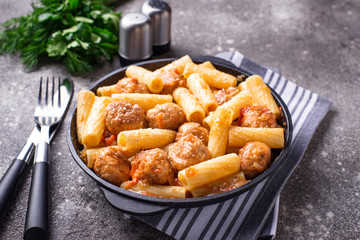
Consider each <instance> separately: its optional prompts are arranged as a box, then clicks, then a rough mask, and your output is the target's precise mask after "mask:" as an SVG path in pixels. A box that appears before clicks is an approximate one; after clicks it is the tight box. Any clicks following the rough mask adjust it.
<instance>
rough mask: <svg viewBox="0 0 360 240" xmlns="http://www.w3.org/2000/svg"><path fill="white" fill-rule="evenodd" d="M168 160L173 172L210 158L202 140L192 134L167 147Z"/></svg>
mask: <svg viewBox="0 0 360 240" xmlns="http://www.w3.org/2000/svg"><path fill="white" fill-rule="evenodd" d="M167 153H168V159H169V162H170V164H171V166H172V168H173V169H174V171H175V172H177V171H181V170H183V169H185V168H187V167H190V166H192V165H195V164H197V163H200V162H203V161H206V160H208V159H210V156H211V155H210V152H209V150H208V148H207V147H206V146H205V145H204V144H203V142H202V141H201V140H200V139H198V138H197V137H195V136H194V135H192V134H188V135H186V136H184V137H182V138H181V139H180V140H179V141H178V142H176V143H174V144H172V145H170V146H169V147H168V148H167Z"/></svg>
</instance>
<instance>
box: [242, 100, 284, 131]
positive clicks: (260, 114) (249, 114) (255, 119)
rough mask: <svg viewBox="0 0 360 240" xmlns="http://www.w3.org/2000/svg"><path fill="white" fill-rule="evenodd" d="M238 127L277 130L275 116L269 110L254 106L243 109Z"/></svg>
mask: <svg viewBox="0 0 360 240" xmlns="http://www.w3.org/2000/svg"><path fill="white" fill-rule="evenodd" d="M238 125H239V126H241V127H254V128H277V127H279V125H278V124H277V122H276V117H275V114H273V113H272V112H271V111H270V110H269V109H268V108H266V107H263V106H260V105H254V106H246V107H243V108H241V111H240V117H239V120H238Z"/></svg>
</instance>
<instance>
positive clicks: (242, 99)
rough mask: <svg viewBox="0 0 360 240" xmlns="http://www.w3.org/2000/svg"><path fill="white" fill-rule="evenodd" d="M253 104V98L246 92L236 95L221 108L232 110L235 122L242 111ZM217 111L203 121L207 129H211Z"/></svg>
mask: <svg viewBox="0 0 360 240" xmlns="http://www.w3.org/2000/svg"><path fill="white" fill-rule="evenodd" d="M251 104H252V99H251V96H250V95H249V94H248V92H247V91H244V92H239V93H238V94H236V95H235V96H234V97H233V98H232V99H230V100H229V101H228V102H226V103H224V104H223V105H221V107H223V108H228V109H231V110H232V111H233V112H234V115H233V119H232V120H235V119H236V118H238V117H239V116H240V109H241V108H242V107H244V106H247V105H251ZM219 108H220V107H219ZM219 108H217V109H219ZM216 111H217V110H215V112H213V113H210V114H209V115H208V116H207V117H206V118H205V119H204V120H203V122H202V125H203V126H204V127H205V128H207V129H210V126H211V122H212V118H213V115H214V114H215V113H216Z"/></svg>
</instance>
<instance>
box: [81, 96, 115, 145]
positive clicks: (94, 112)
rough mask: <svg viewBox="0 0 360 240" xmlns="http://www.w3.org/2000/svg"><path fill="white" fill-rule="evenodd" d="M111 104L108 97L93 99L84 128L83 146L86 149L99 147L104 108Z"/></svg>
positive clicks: (103, 123)
mask: <svg viewBox="0 0 360 240" xmlns="http://www.w3.org/2000/svg"><path fill="white" fill-rule="evenodd" d="M110 102H112V99H111V98H109V97H95V101H94V104H93V106H92V108H91V110H90V113H89V117H88V120H87V121H86V125H85V128H84V135H83V138H82V141H83V144H85V145H87V146H88V147H95V146H97V145H99V143H100V140H101V138H102V134H103V131H104V129H105V108H106V106H107V105H108V104H109V103H110Z"/></svg>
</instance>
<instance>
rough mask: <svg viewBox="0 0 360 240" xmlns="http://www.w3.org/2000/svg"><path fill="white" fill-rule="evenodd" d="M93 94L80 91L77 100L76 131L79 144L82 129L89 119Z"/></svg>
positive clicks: (82, 132)
mask: <svg viewBox="0 0 360 240" xmlns="http://www.w3.org/2000/svg"><path fill="white" fill-rule="evenodd" d="M94 101H95V94H94V93H93V92H91V91H80V92H79V94H78V99H77V114H76V130H77V135H78V140H79V142H80V144H83V135H84V129H85V125H86V122H87V119H88V118H89V114H90V111H91V108H92V105H93V104H94Z"/></svg>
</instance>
